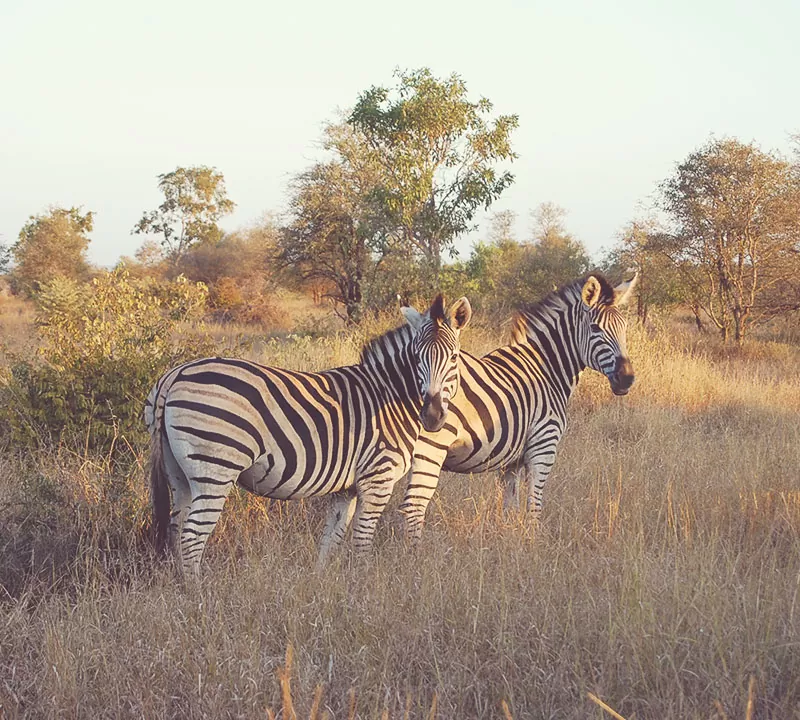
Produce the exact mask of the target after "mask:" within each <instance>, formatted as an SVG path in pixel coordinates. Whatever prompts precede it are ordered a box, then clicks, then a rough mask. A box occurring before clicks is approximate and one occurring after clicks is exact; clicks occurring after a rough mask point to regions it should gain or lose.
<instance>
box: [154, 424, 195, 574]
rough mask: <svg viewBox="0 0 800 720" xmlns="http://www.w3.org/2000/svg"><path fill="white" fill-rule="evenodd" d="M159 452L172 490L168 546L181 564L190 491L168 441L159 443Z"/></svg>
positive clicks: (190, 499)
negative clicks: (182, 541)
mask: <svg viewBox="0 0 800 720" xmlns="http://www.w3.org/2000/svg"><path fill="white" fill-rule="evenodd" d="M161 453H162V458H163V461H164V468H165V470H166V472H167V480H168V482H169V487H170V490H171V492H172V511H171V512H170V518H169V534H168V540H167V542H168V546H169V550H170V552H171V554H172V557H173V558H174V560H175V562H176V563H177V564H178V566H180V564H181V546H180V536H181V532H182V530H183V523H184V521H185V520H186V516H187V515H188V513H189V506H190V505H191V504H192V492H191V488H190V487H189V481H188V480H187V479H186V474H185V473H184V472H183V470H182V469H181V466H180V465H178V462H177V460H175V456H174V455H173V454H172V450H171V449H170V447H169V443H168V442H166V440H164V441H163V442H162V445H161Z"/></svg>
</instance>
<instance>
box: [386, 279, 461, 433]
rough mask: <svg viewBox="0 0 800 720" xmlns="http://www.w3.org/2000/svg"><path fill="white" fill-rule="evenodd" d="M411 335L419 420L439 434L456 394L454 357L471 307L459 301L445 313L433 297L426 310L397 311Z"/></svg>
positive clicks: (456, 370) (431, 430)
mask: <svg viewBox="0 0 800 720" xmlns="http://www.w3.org/2000/svg"><path fill="white" fill-rule="evenodd" d="M400 310H401V312H402V313H403V316H404V317H405V319H406V321H407V322H408V324H409V325H410V326H411V327H412V329H413V331H414V338H413V340H412V342H411V348H412V352H413V355H414V358H415V360H416V368H417V383H418V387H419V393H420V396H421V397H422V408H421V410H420V413H419V419H420V422H421V423H422V427H424V428H425V430H427V431H428V432H436V431H437V430H441V429H442V426H443V425H444V422H445V420H446V419H447V409H448V407H449V405H450V399H451V398H453V397H455V395H456V393H457V392H458V384H459V378H460V375H459V372H458V355H459V352H460V350H461V341H460V335H461V331H462V330H463V329H464V328H465V327H466V326H467V324H468V323H469V321H470V318H471V317H472V307H471V306H470V304H469V300H467V298H465V297H462V298H461V299H459V300H457V301H456V302H455V303H453V306H452V307H451V308H450V310H448V311H447V312H445V309H444V298H443V297H442V296H441V294H440V295H437V296H436V299H435V300H434V301H433V305H431V307H430V310H428V311H427V312H425V313H420V312H418V311H417V310H415V309H414V308H413V307H403V308H401V309H400Z"/></svg>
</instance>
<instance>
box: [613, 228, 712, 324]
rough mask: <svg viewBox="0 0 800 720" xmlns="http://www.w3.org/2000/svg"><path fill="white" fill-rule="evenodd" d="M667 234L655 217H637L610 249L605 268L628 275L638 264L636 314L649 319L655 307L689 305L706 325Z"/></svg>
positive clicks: (638, 316)
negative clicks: (667, 242)
mask: <svg viewBox="0 0 800 720" xmlns="http://www.w3.org/2000/svg"><path fill="white" fill-rule="evenodd" d="M664 242H665V235H664V233H663V231H662V230H661V228H659V226H658V224H657V223H656V222H655V221H653V220H634V221H632V222H630V223H628V224H627V225H626V226H625V227H624V228H623V229H622V231H621V232H620V234H619V237H618V239H617V242H616V243H615V245H614V246H613V247H612V248H611V250H609V251H608V252H607V253H606V256H605V258H604V261H603V266H604V269H605V270H606V271H607V272H608V273H609V274H612V275H619V276H622V275H625V274H626V273H627V272H628V271H629V270H630V269H632V268H635V269H636V270H637V271H638V273H639V279H638V282H637V284H636V316H637V318H638V320H639V322H640V323H642V324H644V323H646V322H647V318H648V316H649V314H650V310H651V309H652V308H668V307H671V306H675V305H678V304H681V303H683V304H686V305H688V306H689V307H690V308H691V309H692V310H693V312H694V313H695V319H696V320H697V322H698V327H699V328H702V322H701V321H700V310H699V306H698V305H697V304H696V303H695V302H693V295H692V293H691V285H689V284H688V283H687V278H686V277H684V275H683V273H681V272H680V271H679V269H678V268H677V267H676V266H675V265H674V264H673V263H672V262H671V261H670V259H669V257H668V256H667V254H665V253H664V251H663V248H664Z"/></svg>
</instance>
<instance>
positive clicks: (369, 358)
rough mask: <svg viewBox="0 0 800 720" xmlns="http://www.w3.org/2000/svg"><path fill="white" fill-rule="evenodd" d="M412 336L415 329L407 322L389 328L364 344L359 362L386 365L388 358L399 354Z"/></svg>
mask: <svg viewBox="0 0 800 720" xmlns="http://www.w3.org/2000/svg"><path fill="white" fill-rule="evenodd" d="M412 337H413V331H412V329H411V326H410V325H408V324H407V323H404V324H403V325H401V326H400V327H398V328H395V329H394V330H389V331H388V332H385V333H384V334H383V335H379V336H378V337H376V338H373V339H372V340H369V341H368V342H367V344H366V345H364V348H363V349H362V350H361V358H360V360H359V362H360V363H361V364H362V365H369V366H370V367H375V366H379V365H385V364H386V361H387V360H389V359H392V358H396V357H397V356H398V354H399V351H400V350H401V349H402V348H404V347H406V346H407V345H408V344H409V343H410V342H411V339H412Z"/></svg>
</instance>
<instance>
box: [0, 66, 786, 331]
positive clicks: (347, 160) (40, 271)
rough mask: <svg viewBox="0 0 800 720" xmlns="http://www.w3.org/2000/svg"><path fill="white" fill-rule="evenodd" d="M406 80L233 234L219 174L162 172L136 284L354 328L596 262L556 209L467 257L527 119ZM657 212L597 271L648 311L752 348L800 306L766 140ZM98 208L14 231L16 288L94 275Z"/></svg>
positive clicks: (780, 190) (456, 85) (780, 161)
mask: <svg viewBox="0 0 800 720" xmlns="http://www.w3.org/2000/svg"><path fill="white" fill-rule="evenodd" d="M395 80H396V83H395V85H394V86H393V87H388V88H387V87H372V88H370V89H368V90H366V91H365V92H363V93H361V94H360V95H359V96H358V98H357V99H356V102H355V104H354V106H353V109H352V111H351V112H350V113H349V114H347V115H346V116H343V117H342V118H341V119H340V121H338V122H336V123H332V124H330V125H328V126H327V127H326V128H325V129H324V132H323V138H322V144H323V147H324V148H325V150H326V152H327V159H325V160H324V161H320V162H317V163H315V164H313V165H312V166H311V167H309V168H308V169H306V170H305V171H303V172H301V173H299V174H298V175H297V176H295V177H294V178H292V180H291V182H290V186H289V198H290V199H289V210H288V213H287V214H286V216H285V217H283V218H280V219H279V218H278V217H277V216H274V217H271V216H270V217H267V218H266V219H263V220H261V221H260V222H257V223H255V224H254V225H252V226H251V227H249V228H247V229H244V230H239V231H236V232H233V233H224V232H222V231H221V229H220V228H219V225H218V223H219V221H220V220H221V219H222V218H223V217H225V216H226V215H228V214H230V213H231V212H232V210H233V208H234V207H235V205H234V203H233V201H232V200H231V199H230V198H229V197H228V195H227V190H226V188H225V180H224V177H223V174H222V173H221V172H219V171H218V170H216V169H215V168H209V167H205V166H196V167H179V168H176V169H175V170H173V171H172V172H169V173H165V174H162V175H159V176H158V187H159V189H160V191H161V192H162V194H163V197H164V200H163V202H162V204H161V205H160V206H159V207H158V208H156V209H154V210H151V211H147V212H144V213H143V215H142V217H141V219H140V220H139V221H138V222H137V223H136V224H135V226H134V227H133V230H132V231H133V232H134V233H137V234H139V233H140V234H143V235H145V236H146V239H145V241H144V243H143V244H142V246H141V247H140V248H139V250H138V251H137V252H136V254H135V256H134V257H133V258H123V259H122V260H121V261H120V262H121V263H124V265H125V267H126V268H127V270H128V271H129V273H130V275H131V276H132V277H133V278H140V279H148V280H149V281H150V282H152V283H158V282H161V283H164V282H168V281H170V280H171V279H173V278H175V277H177V276H179V275H183V276H185V277H186V278H188V279H189V280H191V281H194V282H203V283H205V284H206V285H207V286H208V288H209V290H210V294H209V298H208V307H209V310H210V311H211V312H214V313H216V314H217V315H219V316H221V317H224V318H230V319H234V320H237V321H242V322H260V323H262V324H266V325H269V324H270V323H271V322H274V321H275V320H276V313H277V312H278V310H277V309H276V306H275V304H274V302H272V301H271V297H272V295H273V293H274V291H275V290H276V288H278V287H289V288H294V289H299V290H302V291H304V292H308V293H309V294H311V295H313V296H314V298H315V300H316V301H318V302H319V301H321V300H322V299H323V298H327V299H329V300H330V302H331V304H332V306H333V307H334V308H335V309H336V311H337V312H338V313H339V314H340V315H341V316H342V317H343V318H344V319H345V320H346V321H347V322H349V323H358V322H360V320H361V318H362V317H363V316H364V313H369V312H373V311H379V310H381V309H383V308H385V307H387V306H389V305H391V304H393V303H395V302H396V298H397V295H398V294H400V295H401V296H403V297H404V298H421V297H429V296H430V295H431V294H432V293H433V292H434V291H436V290H442V291H444V292H446V293H448V294H450V295H454V294H468V295H469V296H470V299H471V300H472V301H473V303H474V304H475V305H476V307H477V308H479V309H481V310H484V311H486V312H490V313H491V312H507V311H508V310H510V309H511V308H512V307H514V306H516V305H518V304H520V303H523V302H530V301H533V300H536V299H537V298H539V297H541V295H543V294H544V293H546V292H548V291H549V290H551V289H552V288H553V286H557V285H559V284H561V283H564V282H566V281H568V280H570V279H572V278H574V277H576V276H578V275H580V274H582V273H584V272H586V271H588V270H589V269H590V268H591V267H592V262H591V259H590V257H589V255H588V253H587V251H586V248H585V247H584V245H583V244H582V243H581V242H580V241H579V240H578V239H576V238H574V237H573V236H572V235H571V234H570V233H569V232H568V231H567V230H566V227H565V225H564V216H565V211H564V210H563V209H561V208H559V207H557V206H555V205H553V204H552V203H544V204H542V205H540V206H539V207H538V208H536V209H535V210H534V211H532V221H533V223H532V229H531V231H530V233H529V234H528V236H527V237H525V238H521V239H520V238H518V237H516V235H515V232H514V227H515V224H516V218H515V217H514V215H513V213H510V212H508V211H506V212H501V213H496V214H494V215H493V216H492V217H491V220H490V224H489V227H488V228H487V230H486V231H485V233H484V240H482V241H481V242H478V243H476V244H475V245H474V246H473V248H472V252H471V254H470V256H469V257H468V258H467V259H463V260H455V261H453V257H454V256H453V246H454V242H455V240H456V239H457V238H458V237H459V236H462V235H463V234H464V233H466V232H468V231H470V230H473V229H475V225H476V223H475V216H476V213H477V212H478V211H479V210H488V209H490V208H491V206H492V204H493V202H494V201H495V200H497V199H498V198H499V197H500V196H501V195H502V193H503V192H504V191H505V189H506V188H507V187H509V185H511V183H513V181H514V176H513V175H512V174H511V173H510V172H509V170H508V169H507V168H506V165H507V164H508V163H510V162H511V161H513V160H514V159H515V158H516V155H515V153H514V152H513V150H512V146H511V136H512V133H513V131H514V129H515V128H516V127H517V123H518V119H517V116H515V115H498V116H494V115H493V112H492V105H491V103H490V102H489V101H488V100H487V99H486V98H479V99H478V100H476V101H472V100H470V99H469V98H468V95H467V88H466V85H465V83H464V81H463V80H462V79H461V78H460V77H459V76H458V75H455V74H454V75H451V76H450V77H447V78H444V79H441V78H436V77H434V76H433V75H432V74H431V72H430V71H429V70H427V69H421V70H416V71H412V72H398V73H397V74H396V78H395ZM656 196H657V201H656V203H655V204H654V207H653V210H652V215H651V216H650V217H645V218H639V219H637V220H634V221H631V222H630V223H629V225H628V226H627V227H625V228H624V229H623V230H622V231H621V233H620V236H619V238H618V240H617V242H616V243H615V244H614V246H613V247H612V248H610V249H609V250H608V251H607V252H606V254H605V256H604V257H603V258H602V259H601V260H600V263H599V264H600V266H601V267H602V269H605V270H606V271H608V272H609V273H611V274H613V275H615V276H621V275H622V274H625V273H629V272H631V271H633V270H634V269H636V270H638V271H639V273H640V278H641V279H640V284H639V299H638V306H637V307H638V315H639V318H640V320H641V321H646V320H647V318H648V315H649V314H650V312H651V311H652V310H653V309H656V310H658V309H662V308H669V307H675V306H679V305H681V306H685V307H686V308H688V309H690V310H691V312H692V313H694V316H695V319H696V322H697V325H698V327H699V328H701V329H704V328H706V327H712V328H714V329H716V330H717V331H718V332H719V333H720V335H721V337H722V338H723V339H724V340H728V339H733V340H736V341H737V342H741V341H742V340H743V339H744V338H745V336H746V334H747V332H748V329H749V327H750V326H752V325H753V324H756V323H758V322H762V321H765V320H768V319H770V318H773V317H776V316H780V315H789V314H791V313H794V312H796V311H797V310H798V309H800V281H799V280H798V278H799V277H800V272H798V271H800V164H799V163H798V158H794V159H792V158H787V157H784V156H782V155H780V154H779V153H777V152H765V151H763V150H761V149H759V148H758V147H757V146H756V145H755V144H754V143H749V144H745V143H742V142H740V141H738V140H735V139H722V140H712V141H710V142H708V143H707V144H705V145H704V146H702V147H700V148H699V149H697V150H696V151H694V152H693V153H691V154H690V155H689V156H688V157H687V158H685V159H684V160H683V161H682V162H680V163H679V164H678V165H677V166H676V169H675V171H674V173H673V174H672V175H671V176H670V177H669V178H667V179H665V180H664V182H663V183H662V184H661V185H660V186H659V187H658V191H657V194H656ZM92 224H93V213H92V212H84V211H83V209H82V208H74V207H73V208H60V207H53V208H51V209H50V210H48V211H47V212H45V213H43V214H41V215H37V216H32V217H31V218H30V220H29V222H28V223H27V224H26V225H25V226H24V227H23V228H22V230H21V232H20V234H19V239H18V241H17V242H16V243H15V244H14V245H13V246H11V247H6V248H0V270H5V271H7V272H9V277H10V279H11V282H12V287H13V289H14V291H15V292H18V293H21V294H28V295H36V294H37V293H39V292H41V289H42V287H43V286H44V285H45V284H47V283H48V282H50V281H51V280H53V279H54V278H58V277H62V278H68V279H72V280H76V281H81V280H87V279H89V278H90V277H91V276H92V274H93V272H92V269H91V268H90V267H89V264H88V263H87V260H86V249H87V247H88V244H89V233H90V232H91V230H92Z"/></svg>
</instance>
